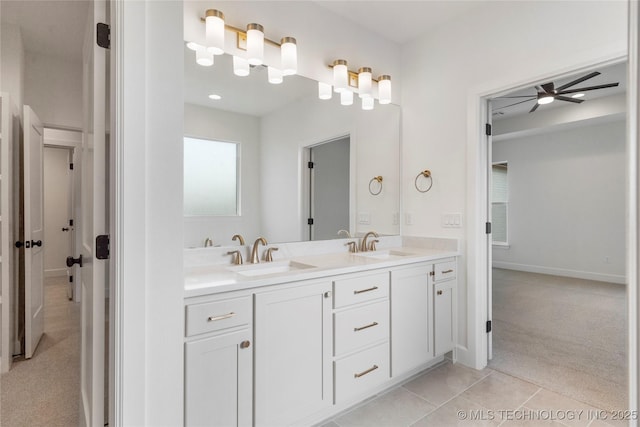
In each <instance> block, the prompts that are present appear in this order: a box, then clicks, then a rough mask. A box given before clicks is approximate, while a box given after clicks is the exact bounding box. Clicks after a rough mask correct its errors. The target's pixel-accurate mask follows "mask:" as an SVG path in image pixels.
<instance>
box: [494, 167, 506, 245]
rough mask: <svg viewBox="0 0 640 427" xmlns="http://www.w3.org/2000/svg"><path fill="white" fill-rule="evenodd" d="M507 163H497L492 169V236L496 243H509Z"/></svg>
mask: <svg viewBox="0 0 640 427" xmlns="http://www.w3.org/2000/svg"><path fill="white" fill-rule="evenodd" d="M507 171H508V168H507V163H506V162H505V163H495V164H494V165H493V167H492V170H491V238H492V242H493V244H494V245H505V246H506V245H507V244H508V240H507V225H508V217H507V212H508V204H509V186H508V180H507Z"/></svg>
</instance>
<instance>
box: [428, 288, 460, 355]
mask: <svg viewBox="0 0 640 427" xmlns="http://www.w3.org/2000/svg"><path fill="white" fill-rule="evenodd" d="M433 289H434V297H433V311H434V337H435V338H434V349H435V355H436V356H440V355H441V354H444V353H446V352H448V351H450V350H453V346H454V344H455V324H454V318H453V316H454V313H455V309H454V304H455V301H456V297H455V292H456V280H455V279H453V280H447V281H446V282H440V283H436V284H435V285H434V287H433Z"/></svg>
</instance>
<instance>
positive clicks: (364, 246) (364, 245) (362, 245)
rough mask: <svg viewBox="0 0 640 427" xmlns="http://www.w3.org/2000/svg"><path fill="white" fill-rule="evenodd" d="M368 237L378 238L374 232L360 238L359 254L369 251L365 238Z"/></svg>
mask: <svg viewBox="0 0 640 427" xmlns="http://www.w3.org/2000/svg"><path fill="white" fill-rule="evenodd" d="M369 236H375V237H380V236H378V233H376V232H375V231H369V232H368V233H367V234H365V235H364V237H363V238H362V242H361V243H360V252H367V251H368V250H369V249H370V248H368V247H367V238H368V237H369Z"/></svg>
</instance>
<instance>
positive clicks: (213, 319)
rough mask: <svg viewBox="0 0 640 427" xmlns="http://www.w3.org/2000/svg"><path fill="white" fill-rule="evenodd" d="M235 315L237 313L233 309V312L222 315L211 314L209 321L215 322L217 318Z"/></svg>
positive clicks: (222, 318)
mask: <svg viewBox="0 0 640 427" xmlns="http://www.w3.org/2000/svg"><path fill="white" fill-rule="evenodd" d="M235 315H236V314H235V313H234V312H233V311H232V312H231V313H227V314H223V315H221V316H210V317H209V322H215V321H216V320H224V319H228V318H230V317H233V316H235Z"/></svg>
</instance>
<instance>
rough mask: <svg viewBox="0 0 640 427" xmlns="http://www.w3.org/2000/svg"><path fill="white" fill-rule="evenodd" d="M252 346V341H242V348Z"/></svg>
mask: <svg viewBox="0 0 640 427" xmlns="http://www.w3.org/2000/svg"><path fill="white" fill-rule="evenodd" d="M250 346H251V341H242V342H241V343H240V348H249V347H250Z"/></svg>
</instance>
